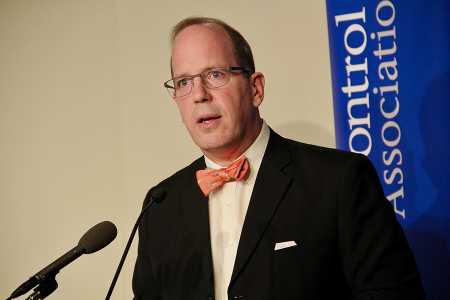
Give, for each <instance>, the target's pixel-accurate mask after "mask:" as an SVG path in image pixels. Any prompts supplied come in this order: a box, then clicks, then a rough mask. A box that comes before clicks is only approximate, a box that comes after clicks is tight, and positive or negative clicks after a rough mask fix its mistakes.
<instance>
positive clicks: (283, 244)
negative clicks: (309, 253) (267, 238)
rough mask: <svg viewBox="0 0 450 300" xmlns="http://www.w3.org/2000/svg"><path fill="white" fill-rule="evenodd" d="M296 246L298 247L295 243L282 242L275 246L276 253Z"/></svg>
mask: <svg viewBox="0 0 450 300" xmlns="http://www.w3.org/2000/svg"><path fill="white" fill-rule="evenodd" d="M295 246H297V243H296V242H295V241H287V242H280V243H276V244H275V251H277V250H281V249H284V248H289V247H295Z"/></svg>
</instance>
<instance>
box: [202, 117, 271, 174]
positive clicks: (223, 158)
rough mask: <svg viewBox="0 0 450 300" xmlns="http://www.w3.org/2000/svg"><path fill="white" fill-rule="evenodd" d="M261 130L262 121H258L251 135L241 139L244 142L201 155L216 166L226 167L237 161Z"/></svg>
mask: <svg viewBox="0 0 450 300" xmlns="http://www.w3.org/2000/svg"><path fill="white" fill-rule="evenodd" d="M261 128H262V119H259V120H258V122H255V126H254V129H253V130H251V132H252V135H251V136H250V137H249V138H247V139H243V140H244V142H243V143H241V144H238V145H232V146H227V147H224V148H223V149H214V150H208V151H206V150H205V151H203V154H204V155H205V156H206V157H208V158H209V159H210V160H212V161H213V162H215V163H216V164H219V165H221V166H228V165H230V164H231V163H232V162H233V161H235V160H236V159H238V158H239V157H240V156H241V155H242V154H243V153H244V152H245V151H247V149H248V148H249V147H250V146H251V145H252V144H253V142H254V141H255V140H256V138H257V137H258V135H259V133H260V132H261Z"/></svg>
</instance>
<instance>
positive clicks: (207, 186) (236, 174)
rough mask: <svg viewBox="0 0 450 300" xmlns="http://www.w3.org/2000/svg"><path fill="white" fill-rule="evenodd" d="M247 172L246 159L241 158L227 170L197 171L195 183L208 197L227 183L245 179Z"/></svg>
mask: <svg viewBox="0 0 450 300" xmlns="http://www.w3.org/2000/svg"><path fill="white" fill-rule="evenodd" d="M249 171H250V165H249V164H248V161H247V158H246V157H245V156H242V157H241V158H240V159H238V160H237V161H235V162H234V163H232V164H231V165H229V166H228V167H227V168H222V169H218V170H214V169H206V170H199V171H197V173H196V176H197V183H198V185H199V186H200V189H201V190H202V192H203V194H204V195H205V196H208V195H209V193H211V192H213V191H215V190H217V189H219V188H220V187H222V186H223V185H224V184H225V183H227V182H230V181H241V180H245V179H247V177H248V174H249Z"/></svg>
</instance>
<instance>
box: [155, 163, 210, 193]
mask: <svg viewBox="0 0 450 300" xmlns="http://www.w3.org/2000/svg"><path fill="white" fill-rule="evenodd" d="M202 168H204V160H203V157H199V158H197V159H196V160H195V161H193V162H192V163H191V164H189V165H188V166H186V167H184V168H182V169H180V170H178V171H177V172H175V173H174V174H172V175H170V176H169V177H167V178H166V179H164V180H162V181H161V182H160V183H158V184H157V185H156V186H157V187H161V188H169V187H173V186H177V185H180V184H183V182H184V181H186V180H189V179H190V178H191V177H192V175H193V173H195V171H196V170H198V169H202Z"/></svg>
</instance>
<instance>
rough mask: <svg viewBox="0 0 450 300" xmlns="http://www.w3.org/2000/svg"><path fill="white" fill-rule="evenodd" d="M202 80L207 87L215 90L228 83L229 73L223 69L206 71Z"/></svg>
mask: <svg viewBox="0 0 450 300" xmlns="http://www.w3.org/2000/svg"><path fill="white" fill-rule="evenodd" d="M203 78H204V79H205V81H206V83H207V84H208V86H209V87H212V88H217V87H221V86H223V85H225V84H227V83H228V80H229V79H230V73H229V72H228V70H225V69H212V70H209V71H207V72H206V73H205V75H204V77H203Z"/></svg>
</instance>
